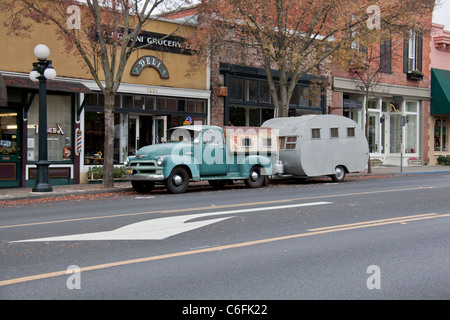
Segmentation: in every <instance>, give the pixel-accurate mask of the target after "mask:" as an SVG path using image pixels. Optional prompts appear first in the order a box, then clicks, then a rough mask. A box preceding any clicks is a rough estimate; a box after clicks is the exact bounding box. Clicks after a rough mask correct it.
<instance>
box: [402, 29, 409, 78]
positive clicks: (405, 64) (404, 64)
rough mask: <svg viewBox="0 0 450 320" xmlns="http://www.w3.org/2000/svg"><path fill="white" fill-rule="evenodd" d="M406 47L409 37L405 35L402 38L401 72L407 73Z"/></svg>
mask: <svg viewBox="0 0 450 320" xmlns="http://www.w3.org/2000/svg"><path fill="white" fill-rule="evenodd" d="M408 48H409V39H408V38H407V37H405V39H404V40H403V72H404V73H408Z"/></svg>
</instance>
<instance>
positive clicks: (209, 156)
mask: <svg viewBox="0 0 450 320" xmlns="http://www.w3.org/2000/svg"><path fill="white" fill-rule="evenodd" d="M201 143H202V157H201V160H202V161H201V164H200V175H202V176H211V175H226V174H227V173H228V169H227V164H226V161H225V159H226V152H227V150H226V145H225V142H224V139H223V133H222V132H221V131H219V130H217V129H206V130H205V131H203V133H202V139H201Z"/></svg>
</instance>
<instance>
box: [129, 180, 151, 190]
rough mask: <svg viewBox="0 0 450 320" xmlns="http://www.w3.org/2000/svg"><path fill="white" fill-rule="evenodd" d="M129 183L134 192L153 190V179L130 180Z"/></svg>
mask: <svg viewBox="0 0 450 320" xmlns="http://www.w3.org/2000/svg"><path fill="white" fill-rule="evenodd" d="M131 185H132V186H133V189H134V190H135V191H136V192H139V193H149V192H150V191H152V190H153V187H154V186H155V182H153V181H131Z"/></svg>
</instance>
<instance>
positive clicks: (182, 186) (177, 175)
mask: <svg viewBox="0 0 450 320" xmlns="http://www.w3.org/2000/svg"><path fill="white" fill-rule="evenodd" d="M165 183H166V188H167V190H169V192H170V193H175V194H176V193H183V192H185V191H186V190H187V188H188V186H189V174H188V172H187V170H186V169H185V168H183V167H176V168H174V169H173V170H172V172H171V174H170V175H169V177H168V178H167V179H166V181H165Z"/></svg>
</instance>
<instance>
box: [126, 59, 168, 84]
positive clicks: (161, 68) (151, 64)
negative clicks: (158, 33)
mask: <svg viewBox="0 0 450 320" xmlns="http://www.w3.org/2000/svg"><path fill="white" fill-rule="evenodd" d="M147 67H148V68H155V69H156V70H157V71H158V72H159V76H160V77H161V79H169V71H168V70H167V67H166V66H165V64H164V63H163V62H162V61H161V60H159V59H158V58H156V57H153V56H144V57H142V58H139V59H138V60H137V61H136V62H135V63H134V65H133V67H132V68H131V75H132V76H138V75H140V74H141V71H142V69H144V68H147Z"/></svg>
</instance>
